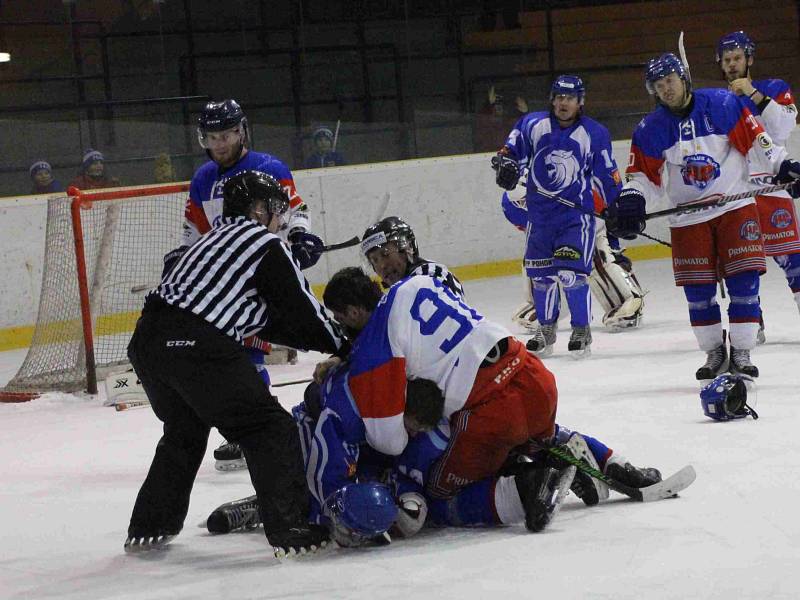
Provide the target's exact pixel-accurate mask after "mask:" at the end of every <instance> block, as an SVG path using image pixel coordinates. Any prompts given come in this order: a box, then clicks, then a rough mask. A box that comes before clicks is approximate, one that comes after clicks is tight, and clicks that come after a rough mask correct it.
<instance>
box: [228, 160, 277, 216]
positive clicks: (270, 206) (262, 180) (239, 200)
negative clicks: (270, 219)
mask: <svg viewBox="0 0 800 600" xmlns="http://www.w3.org/2000/svg"><path fill="white" fill-rule="evenodd" d="M222 198H223V202H222V216H224V217H247V216H249V215H250V209H251V208H252V206H253V204H254V203H255V202H257V201H263V202H264V203H265V204H266V205H267V210H268V211H269V213H270V214H277V215H283V214H285V213H286V211H287V210H289V196H288V195H287V194H286V192H285V191H284V189H283V188H282V187H281V184H280V183H278V181H277V180H276V179H275V178H274V177H272V176H271V175H267V174H266V173H263V172H261V171H242V172H241V173H237V174H236V175H234V176H233V177H231V178H230V179H228V180H227V181H226V182H225V183H224V185H223V186H222Z"/></svg>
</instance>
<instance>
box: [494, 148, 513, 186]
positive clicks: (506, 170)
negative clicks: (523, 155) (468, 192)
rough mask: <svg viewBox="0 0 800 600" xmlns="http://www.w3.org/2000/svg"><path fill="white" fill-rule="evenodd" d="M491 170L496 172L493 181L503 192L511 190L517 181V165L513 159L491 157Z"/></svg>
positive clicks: (499, 156) (500, 155)
mask: <svg viewBox="0 0 800 600" xmlns="http://www.w3.org/2000/svg"><path fill="white" fill-rule="evenodd" d="M492 169H494V170H495V171H497V176H496V177H495V181H496V182H497V185H499V186H500V187H501V188H503V189H504V190H513V189H514V188H515V187H517V181H519V173H520V171H519V165H518V164H517V161H515V160H514V159H513V158H508V157H507V156H503V155H502V154H497V155H495V156H493V157H492Z"/></svg>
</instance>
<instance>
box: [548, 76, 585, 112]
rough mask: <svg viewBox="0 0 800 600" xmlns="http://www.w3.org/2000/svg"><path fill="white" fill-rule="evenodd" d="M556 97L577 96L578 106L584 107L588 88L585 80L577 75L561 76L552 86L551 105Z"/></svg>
mask: <svg viewBox="0 0 800 600" xmlns="http://www.w3.org/2000/svg"><path fill="white" fill-rule="evenodd" d="M556 96H577V97H578V104H579V105H581V106H583V101H584V99H585V97H586V86H585V85H584V84H583V79H581V78H580V77H578V76H577V75H559V76H558V77H556V79H555V81H554V82H553V85H552V86H550V102H551V103H552V102H553V100H555V97H556Z"/></svg>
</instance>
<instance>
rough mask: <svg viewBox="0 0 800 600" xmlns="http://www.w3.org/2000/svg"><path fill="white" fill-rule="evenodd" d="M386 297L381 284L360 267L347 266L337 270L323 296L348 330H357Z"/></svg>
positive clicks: (349, 331)
mask: <svg viewBox="0 0 800 600" xmlns="http://www.w3.org/2000/svg"><path fill="white" fill-rule="evenodd" d="M382 297H383V293H382V292H381V288H380V286H378V284H377V283H375V282H374V281H372V279H370V277H369V275H367V274H366V273H364V271H363V270H362V269H361V268H360V267H345V268H344V269H341V270H340V271H337V272H336V273H334V275H333V277H331V280H330V281H329V282H328V285H326V286H325V292H324V293H323V295H322V300H323V302H324V303H325V306H326V307H327V308H328V310H330V311H331V312H332V313H333V317H334V318H335V319H336V320H337V321H338V322H339V323H341V324H342V325H343V326H344V327H345V329H347V330H348V333H350V334H353V333H358V332H359V331H361V329H363V328H364V326H365V325H366V323H367V321H368V320H369V317H370V315H371V314H372V312H373V311H374V310H375V307H376V306H378V302H380V300H381V298H382Z"/></svg>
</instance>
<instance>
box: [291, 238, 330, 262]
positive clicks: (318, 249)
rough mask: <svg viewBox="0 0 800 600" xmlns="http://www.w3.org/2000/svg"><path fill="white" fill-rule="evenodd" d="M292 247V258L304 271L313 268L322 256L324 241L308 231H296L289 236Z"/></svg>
mask: <svg viewBox="0 0 800 600" xmlns="http://www.w3.org/2000/svg"><path fill="white" fill-rule="evenodd" d="M289 243H290V244H291V245H292V256H294V258H295V260H296V261H297V262H298V263H299V264H300V268H301V269H302V270H305V269H308V268H309V267H313V266H314V265H315V264H317V261H318V260H319V257H320V256H322V247H323V245H324V244H323V243H322V240H321V239H320V238H319V237H317V236H316V235H314V234H313V233H309V232H307V231H295V232H294V233H291V234H289Z"/></svg>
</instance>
